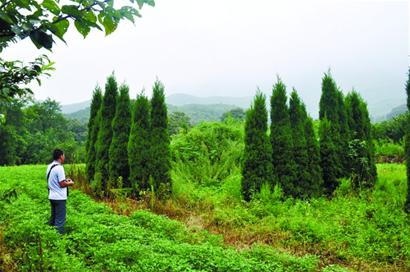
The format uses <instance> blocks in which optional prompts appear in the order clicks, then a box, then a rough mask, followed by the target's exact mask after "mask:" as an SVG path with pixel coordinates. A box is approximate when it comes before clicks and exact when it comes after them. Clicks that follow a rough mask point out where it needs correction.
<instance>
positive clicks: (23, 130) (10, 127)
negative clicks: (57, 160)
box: [0, 99, 87, 165]
mask: <svg viewBox="0 0 410 272" xmlns="http://www.w3.org/2000/svg"><path fill="white" fill-rule="evenodd" d="M0 115H1V116H3V121H2V122H0V137H1V141H0V145H1V148H0V153H1V156H0V157H1V158H0V161H1V164H2V165H5V164H6V165H12V164H18V165H20V164H36V163H49V162H50V160H51V152H52V150H53V149H54V148H56V147H59V148H61V149H63V150H64V151H65V154H66V160H67V162H73V161H76V162H78V161H82V160H83V159H84V158H83V157H82V156H83V148H84V142H85V136H84V134H86V129H87V128H86V126H85V125H82V124H78V123H77V122H76V121H73V120H67V119H65V118H64V116H63V115H62V113H61V111H60V106H59V104H58V103H57V102H55V101H52V100H49V99H48V100H45V101H43V102H35V101H30V100H28V101H25V100H16V99H13V100H10V101H3V102H0Z"/></svg>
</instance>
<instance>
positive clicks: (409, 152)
mask: <svg viewBox="0 0 410 272" xmlns="http://www.w3.org/2000/svg"><path fill="white" fill-rule="evenodd" d="M408 77H409V78H408V79H407V82H406V94H407V111H408V112H409V111H410V69H409V73H408ZM405 130H406V134H405V147H404V149H405V152H406V169H407V201H406V204H405V210H406V211H407V213H410V115H409V114H407V124H406V126H405Z"/></svg>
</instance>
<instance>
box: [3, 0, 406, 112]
mask: <svg viewBox="0 0 410 272" xmlns="http://www.w3.org/2000/svg"><path fill="white" fill-rule="evenodd" d="M142 15H143V17H142V18H140V19H138V20H137V22H136V24H135V26H134V25H132V24H131V23H128V22H123V23H121V24H120V26H119V29H118V30H117V31H116V32H115V33H114V34H112V35H110V36H108V37H104V34H103V33H101V32H98V31H97V32H94V33H92V34H90V35H89V36H88V37H87V38H86V39H85V40H84V39H82V37H81V36H80V35H79V34H78V33H76V32H75V31H74V30H73V29H72V31H70V33H68V35H67V37H66V40H67V45H65V44H63V43H61V42H58V43H57V44H56V45H55V46H54V49H53V52H52V53H49V55H50V57H51V59H52V60H54V61H56V66H55V67H56V68H57V70H56V71H55V72H53V74H52V77H51V78H45V79H44V80H43V85H42V86H41V87H35V88H34V89H35V97H36V98H37V99H45V98H46V97H51V98H53V99H55V100H57V101H59V102H61V103H63V104H69V103H75V102H81V101H84V100H89V99H90V98H91V95H92V91H93V89H94V86H95V85H96V83H97V82H98V83H99V84H101V85H104V82H105V78H106V77H107V75H109V74H110V73H111V72H112V71H113V70H115V74H116V76H117V79H118V81H119V82H123V81H126V82H127V83H128V84H129V85H130V88H131V95H132V97H135V95H136V93H137V92H139V91H140V90H141V89H142V88H143V87H145V88H146V89H147V93H148V94H149V93H150V92H149V89H150V87H151V86H152V83H153V82H154V80H155V78H156V77H158V78H159V79H160V80H161V81H163V83H164V84H165V87H166V92H167V94H168V95H169V94H172V93H187V94H192V95H197V96H213V95H223V96H253V95H254V93H255V90H256V87H257V86H259V87H260V88H261V89H262V90H263V91H264V92H266V93H270V90H271V86H272V84H273V83H274V81H275V80H276V75H277V74H278V75H280V77H281V78H282V79H283V80H284V81H285V83H286V84H287V86H288V87H289V89H290V88H291V87H295V88H296V89H297V90H298V91H299V93H300V95H301V96H302V98H303V99H304V101H305V102H306V104H307V106H308V109H309V110H310V112H315V111H317V107H318V102H319V97H320V85H321V77H322V75H323V72H325V71H327V70H328V69H329V68H331V70H332V74H333V75H334V77H335V79H336V81H337V83H338V84H339V85H340V86H341V87H342V88H343V89H344V90H350V89H351V88H352V87H355V88H356V89H357V90H358V91H359V92H361V93H362V95H363V96H364V97H365V98H366V99H367V100H369V103H370V104H373V105H374V104H377V103H382V104H386V103H390V104H391V105H392V106H395V105H398V104H403V103H404V101H405V100H404V88H403V86H404V82H405V80H406V73H407V69H408V65H409V63H408V60H409V58H408V56H409V22H410V21H409V3H408V1H377V0H373V1H372V0H366V1H364V0H357V1H349V0H343V1H338V0H324V1H318V0H304V1H295V0H293V1H292V0H281V1H273V0H253V1H249V0H248V1H245V0H156V7H154V8H151V7H148V6H146V7H144V8H143V10H142ZM40 53H41V51H39V50H37V49H36V48H35V47H34V45H32V44H31V42H30V41H29V40H28V39H27V40H24V41H21V42H19V43H18V44H16V45H12V46H10V47H9V48H8V49H7V50H6V51H5V52H4V53H3V56H4V57H7V58H19V59H25V60H31V59H33V58H34V57H35V56H37V55H39V54H40Z"/></svg>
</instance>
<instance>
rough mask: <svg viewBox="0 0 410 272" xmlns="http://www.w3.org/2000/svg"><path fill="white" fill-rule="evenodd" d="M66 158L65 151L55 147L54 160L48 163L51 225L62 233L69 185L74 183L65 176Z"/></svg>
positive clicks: (47, 176)
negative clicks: (64, 165)
mask: <svg viewBox="0 0 410 272" xmlns="http://www.w3.org/2000/svg"><path fill="white" fill-rule="evenodd" d="M64 159H65V157H64V152H63V151H62V150H60V149H55V150H54V152H53V160H54V161H53V162H52V163H50V164H49V165H48V167H47V172H46V178H47V183H48V199H49V200H50V204H51V216H50V220H49V225H50V226H55V227H56V229H57V230H58V232H59V233H60V234H64V225H65V218H66V201H67V196H68V186H72V185H73V184H74V182H73V181H72V180H71V179H66V177H65V173H64V167H63V163H64Z"/></svg>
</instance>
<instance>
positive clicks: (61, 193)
mask: <svg viewBox="0 0 410 272" xmlns="http://www.w3.org/2000/svg"><path fill="white" fill-rule="evenodd" d="M54 164H58V165H57V166H54V168H53V169H51V172H50V177H49V178H48V189H49V192H48V199H52V200H66V199H67V188H66V187H64V188H61V187H60V181H63V180H65V173H64V167H63V166H62V165H61V164H60V163H59V162H57V161H53V162H52V163H50V164H49V165H48V167H47V172H46V178H47V174H48V172H49V171H50V168H51V166H53V165H54Z"/></svg>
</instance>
